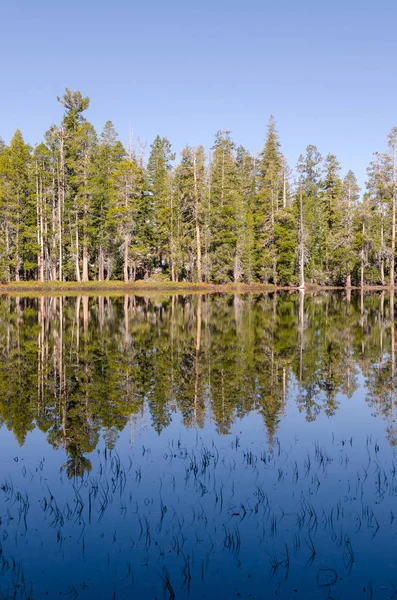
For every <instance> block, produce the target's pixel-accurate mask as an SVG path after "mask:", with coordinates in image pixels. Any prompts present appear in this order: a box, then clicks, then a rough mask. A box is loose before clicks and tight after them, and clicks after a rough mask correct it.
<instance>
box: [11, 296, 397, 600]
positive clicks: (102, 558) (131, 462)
mask: <svg viewBox="0 0 397 600" xmlns="http://www.w3.org/2000/svg"><path fill="white" fill-rule="evenodd" d="M394 327H395V325H394V297H390V296H389V295H385V294H384V293H383V294H378V295H367V296H364V297H360V296H359V295H357V296H356V295H354V294H352V295H351V297H346V296H345V295H343V294H340V295H337V294H331V293H324V294H321V295H317V296H305V297H304V296H303V295H299V294H291V295H287V294H284V295H280V296H278V297H276V296H274V295H258V296H228V295H227V296H226V295H212V296H203V297H201V296H185V297H181V296H180V297H150V298H144V297H141V298H138V297H125V298H124V297H123V298H106V297H90V298H88V297H81V298H55V297H54V298H51V297H43V298H8V297H2V298H0V425H1V432H0V452H1V461H0V598H2V599H3V598H4V599H6V598H18V599H19V598H21V599H22V598H23V599H27V598H38V599H41V598H46V597H49V598H59V597H66V598H81V599H83V600H84V599H99V598H103V599H113V598H117V599H124V598H159V599H160V598H161V599H162V598H165V599H173V598H191V599H192V600H193V599H199V598H200V599H201V598H222V599H227V598H257V599H262V598H271V597H277V598H297V599H298V598H305V599H307V598H324V599H325V598H363V599H366V598H381V599H387V598H393V597H397V591H396V590H397V552H396V543H397V518H396V517H397V504H396V499H397V476H396V465H397V460H396V454H395V444H396V440H397V430H396V427H395V414H394V413H395V397H396V376H397V374H396V368H395V350H394V348H395V332H394Z"/></svg>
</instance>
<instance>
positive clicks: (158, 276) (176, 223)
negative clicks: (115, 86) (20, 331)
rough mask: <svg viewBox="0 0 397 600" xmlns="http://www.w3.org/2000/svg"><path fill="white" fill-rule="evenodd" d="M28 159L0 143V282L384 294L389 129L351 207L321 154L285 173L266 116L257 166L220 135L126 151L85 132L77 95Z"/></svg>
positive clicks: (312, 153) (108, 133)
mask: <svg viewBox="0 0 397 600" xmlns="http://www.w3.org/2000/svg"><path fill="white" fill-rule="evenodd" d="M58 100H59V101H60V103H61V104H62V105H63V107H64V109H65V112H64V117H63V120H62V122H61V123H60V124H59V125H52V126H51V127H50V129H49V130H48V131H47V132H46V133H45V135H44V141H42V142H40V143H39V144H38V145H36V146H35V147H34V148H32V147H30V146H29V145H27V144H26V143H25V141H24V139H23V136H22V133H21V131H20V130H17V131H16V132H15V134H14V136H13V138H12V140H11V141H10V143H9V145H6V144H5V143H4V142H3V141H1V140H0V213H1V222H0V281H2V282H10V281H19V280H20V279H23V280H38V281H40V282H44V281H52V282H65V281H76V282H80V281H82V282H87V281H89V280H97V281H100V282H102V281H104V280H123V281H125V282H130V281H135V280H144V281H147V280H154V281H155V282H157V283H158V284H161V283H162V282H166V281H172V282H178V281H184V282H198V283H201V282H205V283H210V284H225V283H248V284H251V283H253V282H260V283H266V284H272V285H277V286H288V285H290V286H291V285H292V286H298V285H299V287H304V286H305V285H306V284H307V283H309V284H310V283H312V284H313V283H314V284H319V285H343V286H346V287H350V286H351V285H361V286H364V285H366V284H368V285H374V284H380V285H382V286H385V285H390V286H391V287H394V281H395V277H394V272H395V246H396V196H397V178H396V144H397V128H393V129H392V130H391V132H390V135H389V137H388V145H387V151H386V152H384V153H377V154H376V155H375V157H374V160H373V161H372V162H371V164H370V165H369V167H368V181H367V184H366V191H365V193H364V194H363V195H362V197H361V196H360V190H359V187H358V185H357V181H356V178H355V176H354V174H353V173H352V172H351V171H348V172H347V173H346V174H345V175H344V176H342V175H341V172H340V171H341V167H340V164H339V162H338V160H337V157H336V156H335V155H334V154H327V155H326V156H325V157H323V156H322V155H321V154H320V152H319V150H318V149H317V148H316V147H315V146H314V145H309V146H307V148H306V151H305V152H304V153H303V154H302V156H301V157H300V158H299V162H298V165H297V166H296V170H295V172H294V173H293V172H292V170H291V169H290V168H289V166H288V165H287V162H286V160H285V157H284V156H283V154H282V152H281V146H280V140H279V137H278V133H277V130H276V124H275V121H274V119H273V118H270V121H269V125H268V130H267V135H266V139H265V144H264V147H263V150H262V151H261V152H260V154H259V155H258V156H253V155H251V154H250V153H249V152H248V151H247V150H246V149H245V148H243V147H242V146H238V145H236V144H235V142H234V140H233V139H232V136H231V133H230V132H229V131H219V132H218V133H217V134H216V136H215V141H214V145H213V147H212V148H211V149H210V150H208V151H207V152H206V151H205V150H204V148H203V147H202V146H197V147H190V146H186V147H185V148H184V149H183V150H182V152H181V156H180V160H179V162H178V161H176V156H175V154H174V153H173V152H172V147H171V143H170V141H169V140H168V139H167V138H164V137H160V136H157V137H156V139H155V140H154V142H153V143H152V145H151V147H150V152H149V155H148V160H147V161H146V159H145V148H144V145H142V144H138V145H134V144H133V142H132V141H131V143H130V146H129V148H128V149H125V148H124V147H123V145H122V143H121V142H120V140H119V139H118V137H117V134H116V131H115V129H114V126H113V124H112V123H111V121H108V122H107V123H106V124H105V125H104V127H103V130H102V132H101V133H100V134H99V135H98V133H97V132H96V131H95V129H94V127H93V126H92V124H91V123H89V121H87V120H86V118H85V116H84V115H85V112H86V110H87V109H88V107H89V98H88V97H84V96H83V95H82V94H81V93H80V92H72V91H71V90H69V89H66V91H65V93H64V95H63V96H62V97H59V98H58Z"/></svg>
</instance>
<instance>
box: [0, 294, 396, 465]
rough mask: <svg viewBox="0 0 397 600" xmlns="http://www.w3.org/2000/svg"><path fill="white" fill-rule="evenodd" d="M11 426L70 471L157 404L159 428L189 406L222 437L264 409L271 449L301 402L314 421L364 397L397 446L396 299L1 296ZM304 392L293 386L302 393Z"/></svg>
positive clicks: (197, 421) (3, 400)
mask: <svg viewBox="0 0 397 600" xmlns="http://www.w3.org/2000/svg"><path fill="white" fill-rule="evenodd" d="M0 344H1V346H0V348H1V349H0V352H1V362H0V422H1V423H2V424H3V423H5V424H6V426H7V427H8V428H9V429H12V430H13V432H14V434H15V436H16V437H17V439H18V441H19V443H20V444H23V442H24V439H25V437H26V434H27V432H28V431H31V430H32V429H34V427H36V426H37V427H39V428H40V429H41V430H42V431H44V432H46V434H47V437H48V441H49V442H50V443H51V444H52V445H53V446H56V447H57V446H63V447H64V448H65V449H66V451H67V454H68V457H69V460H68V463H67V465H66V469H67V472H68V474H69V475H72V474H81V473H83V472H84V471H85V470H87V469H89V468H90V463H89V461H88V459H87V458H85V457H84V454H85V453H88V452H90V451H92V450H93V449H94V448H95V447H96V444H97V442H98V438H99V433H100V431H101V430H103V431H104V435H105V439H106V443H107V445H108V446H109V447H110V448H112V447H113V446H114V444H115V441H116V439H117V435H118V432H119V431H120V430H121V429H122V428H123V427H124V426H125V424H126V422H127V420H128V419H129V418H133V416H134V415H135V414H137V413H138V412H139V413H140V414H141V415H142V416H144V412H145V410H147V409H149V411H150V415H151V419H152V423H153V427H154V428H155V429H156V430H157V431H158V432H160V431H161V430H162V429H163V428H164V427H165V426H167V424H168V423H169V422H170V420H171V418H172V413H173V412H174V411H177V410H178V411H180V413H181V414H182V417H183V421H184V424H185V425H186V426H192V425H197V426H199V427H202V426H203V424H204V420H205V417H206V416H210V417H211V419H212V420H214V421H215V422H216V424H217V427H218V430H219V431H220V432H221V433H227V432H228V431H229V429H230V426H231V424H232V423H233V421H234V419H235V418H236V417H240V416H243V415H244V414H247V413H248V412H249V411H252V410H256V411H258V412H260V413H261V414H262V416H263V419H264V422H265V425H266V428H267V431H268V436H269V442H270V443H271V441H272V438H273V436H274V434H275V432H276V430H277V425H278V422H279V420H280V418H281V417H282V415H283V413H284V412H285V407H286V399H287V395H288V393H289V394H292V393H293V394H294V395H295V399H296V402H297V403H298V406H299V409H300V410H301V411H303V412H304V413H305V415H306V417H307V419H309V420H314V419H315V418H316V417H317V415H318V414H319V413H320V412H321V411H324V412H325V413H326V414H327V415H332V414H334V413H335V411H336V410H337V408H338V399H337V394H338V393H342V394H344V395H346V396H347V397H350V396H351V395H352V394H353V392H354V391H355V389H356V388H357V386H358V383H357V374H358V372H359V370H361V372H362V373H363V375H364V376H365V378H366V381H367V389H368V394H367V401H368V402H369V403H370V405H371V407H373V409H374V411H375V412H376V413H379V414H381V415H383V416H384V418H385V419H386V420H387V435H388V438H389V440H390V442H391V443H394V440H395V431H394V396H395V356H394V344H395V340H394V297H392V298H391V297H390V296H389V295H385V293H381V294H379V295H369V296H364V297H360V296H359V295H358V296H355V295H351V297H350V296H348V297H346V296H344V295H338V294H331V293H324V294H320V295H316V296H304V295H303V294H286V293H284V294H282V295H278V296H276V295H271V294H270V295H261V296H219V295H216V296H211V295H209V296H186V297H169V298H158V299H156V298H151V299H149V298H136V297H127V296H126V297H125V298H124V299H120V298H119V299H117V298H105V297H93V298H88V297H81V298H80V297H79V298H49V297H42V298H24V299H20V298H8V297H3V298H1V299H0ZM291 384H294V385H291Z"/></svg>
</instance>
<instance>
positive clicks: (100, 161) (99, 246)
mask: <svg viewBox="0 0 397 600" xmlns="http://www.w3.org/2000/svg"><path fill="white" fill-rule="evenodd" d="M125 155H126V152H125V149H124V147H123V145H122V144H121V142H120V141H118V140H117V133H116V130H115V128H114V125H113V123H112V122H111V121H107V122H106V123H105V125H104V127H103V130H102V133H101V135H100V136H99V141H98V144H97V146H96V147H95V148H94V156H93V160H92V165H91V171H90V176H91V181H90V188H91V192H92V197H93V198H92V206H93V213H94V214H93V218H92V237H93V238H95V240H94V243H95V250H96V256H97V260H96V262H97V273H98V280H99V281H103V280H104V279H105V273H106V278H107V279H108V280H109V279H110V277H111V274H112V270H113V266H114V265H113V253H114V247H113V246H114V244H113V241H114V240H113V239H112V229H111V224H110V222H109V213H110V209H111V200H112V176H113V174H114V172H115V171H116V170H117V167H118V165H119V164H120V162H121V161H122V160H123V159H124V158H125Z"/></svg>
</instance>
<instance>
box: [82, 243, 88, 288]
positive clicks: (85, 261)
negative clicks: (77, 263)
mask: <svg viewBox="0 0 397 600" xmlns="http://www.w3.org/2000/svg"><path fill="white" fill-rule="evenodd" d="M83 281H88V247H87V240H85V242H84V246H83Z"/></svg>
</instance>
